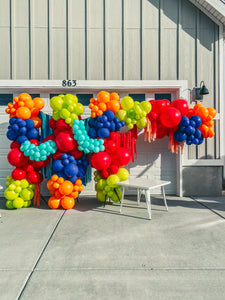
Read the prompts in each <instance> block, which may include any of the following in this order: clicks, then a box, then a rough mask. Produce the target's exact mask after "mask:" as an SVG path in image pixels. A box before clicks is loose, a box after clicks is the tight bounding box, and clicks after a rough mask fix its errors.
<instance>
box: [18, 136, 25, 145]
mask: <svg viewBox="0 0 225 300" xmlns="http://www.w3.org/2000/svg"><path fill="white" fill-rule="evenodd" d="M16 141H17V143H18V144H20V145H21V144H23V143H24V142H26V141H28V138H27V137H26V136H25V135H21V136H18V138H17V139H16Z"/></svg>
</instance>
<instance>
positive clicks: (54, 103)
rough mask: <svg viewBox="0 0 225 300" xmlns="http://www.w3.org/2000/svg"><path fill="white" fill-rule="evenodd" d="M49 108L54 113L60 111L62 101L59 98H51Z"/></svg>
mask: <svg viewBox="0 0 225 300" xmlns="http://www.w3.org/2000/svg"><path fill="white" fill-rule="evenodd" d="M50 106H51V108H52V109H53V110H55V111H58V110H60V109H62V106H63V99H62V98H61V97H59V96H55V97H52V98H51V99H50Z"/></svg>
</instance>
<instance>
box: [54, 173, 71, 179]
mask: <svg viewBox="0 0 225 300" xmlns="http://www.w3.org/2000/svg"><path fill="white" fill-rule="evenodd" d="M56 175H58V176H59V177H62V178H64V179H65V180H67V179H68V178H67V177H66V175H65V174H64V173H63V172H57V173H56Z"/></svg>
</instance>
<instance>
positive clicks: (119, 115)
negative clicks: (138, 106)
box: [116, 109, 127, 121]
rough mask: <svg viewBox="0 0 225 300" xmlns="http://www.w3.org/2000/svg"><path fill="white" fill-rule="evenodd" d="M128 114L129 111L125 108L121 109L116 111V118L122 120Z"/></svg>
mask: <svg viewBox="0 0 225 300" xmlns="http://www.w3.org/2000/svg"><path fill="white" fill-rule="evenodd" d="M126 116H127V112H126V111H125V110H124V109H120V110H119V111H118V112H117V113H116V118H118V119H119V120H120V121H124V120H125V118H126Z"/></svg>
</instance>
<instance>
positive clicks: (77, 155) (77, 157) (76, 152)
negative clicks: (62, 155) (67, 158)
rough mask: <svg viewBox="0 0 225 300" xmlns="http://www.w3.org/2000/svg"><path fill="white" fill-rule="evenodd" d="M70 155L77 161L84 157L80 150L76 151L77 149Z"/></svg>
mask: <svg viewBox="0 0 225 300" xmlns="http://www.w3.org/2000/svg"><path fill="white" fill-rule="evenodd" d="M70 154H71V155H73V157H74V158H75V159H79V158H81V156H82V155H83V151H80V150H79V149H76V147H75V149H73V151H71V152H70Z"/></svg>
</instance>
